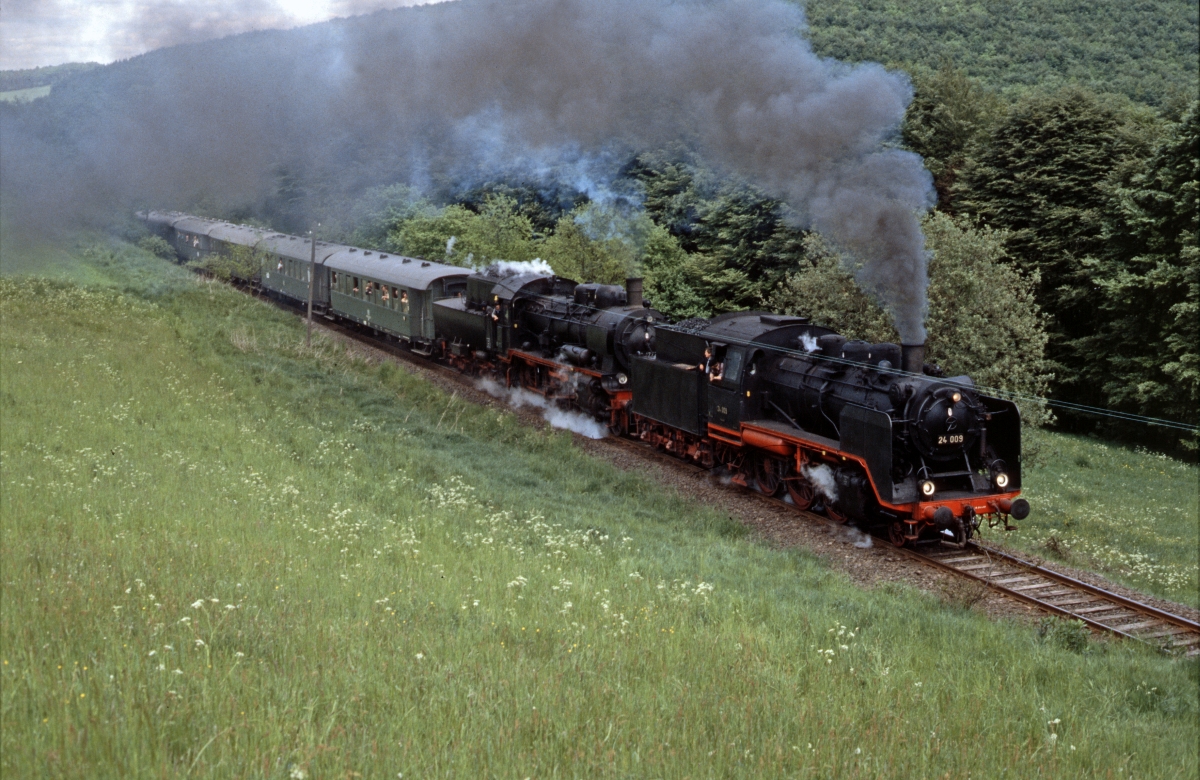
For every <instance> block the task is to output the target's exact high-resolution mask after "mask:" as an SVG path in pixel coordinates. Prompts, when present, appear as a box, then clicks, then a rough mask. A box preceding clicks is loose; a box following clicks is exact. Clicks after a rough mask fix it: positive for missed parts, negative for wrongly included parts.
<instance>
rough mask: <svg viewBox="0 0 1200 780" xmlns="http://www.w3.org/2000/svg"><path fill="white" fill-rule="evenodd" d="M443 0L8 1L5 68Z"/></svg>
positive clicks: (2, 7) (3, 30) (0, 50)
mask: <svg viewBox="0 0 1200 780" xmlns="http://www.w3.org/2000/svg"><path fill="white" fill-rule="evenodd" d="M431 1H433V2H436V0H0V69H3V70H10V69H17V68H36V67H40V66H42V65H59V64H62V63H64V62H106V63H107V62H113V61H115V60H121V59H126V58H128V57H133V56H135V55H138V54H142V53H143V52H147V51H150V50H151V49H157V48H160V47H163V46H171V45H174V44H177V43H184V42H186V41H198V40H205V39H208V38H220V37H222V36H225V35H233V34H235V33H242V32H248V31H250V30H264V29H277V28H286V27H296V26H299V25H304V24H313V23H314V22H323V21H325V20H327V19H332V18H334V17H338V16H353V15H355V14H362V13H369V12H371V11H376V10H379V9H381V8H396V7H398V6H403V5H421V4H423V3H426V2H431Z"/></svg>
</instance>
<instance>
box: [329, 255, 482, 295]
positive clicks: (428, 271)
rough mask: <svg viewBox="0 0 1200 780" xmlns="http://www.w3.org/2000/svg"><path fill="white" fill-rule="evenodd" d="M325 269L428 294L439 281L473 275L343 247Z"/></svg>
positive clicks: (424, 262)
mask: <svg viewBox="0 0 1200 780" xmlns="http://www.w3.org/2000/svg"><path fill="white" fill-rule="evenodd" d="M325 265H326V266H328V267H329V268H332V269H333V270H335V271H339V272H341V273H348V274H358V275H359V276H367V277H370V278H372V279H378V280H379V281H381V282H387V283H388V284H394V285H397V286H401V287H407V288H409V289H410V290H428V289H429V287H430V285H432V284H433V283H434V282H436V281H437V280H438V279H445V278H447V277H452V278H459V279H465V278H466V277H467V276H469V275H470V274H471V273H472V271H471V269H469V268H459V267H458V266H454V265H442V264H441V263H434V262H430V261H428V260H420V259H418V258H415V257H403V256H401V255H393V254H389V253H387V252H376V251H374V250H371V249H359V248H358V247H343V248H342V250H341V251H340V252H338V253H337V254H335V255H332V256H331V257H330V258H329V259H328V260H327V261H326V262H325Z"/></svg>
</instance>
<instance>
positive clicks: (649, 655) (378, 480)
mask: <svg viewBox="0 0 1200 780" xmlns="http://www.w3.org/2000/svg"><path fill="white" fill-rule="evenodd" d="M52 255H53V253H52ZM54 256H59V257H60V258H63V257H72V256H73V257H75V263H76V270H75V271H74V273H76V274H78V275H79V278H82V279H88V280H90V281H89V282H88V284H87V285H84V286H81V285H78V284H76V283H73V282H70V281H67V280H64V279H58V280H49V281H45V280H38V279H29V278H27V277H23V276H16V277H14V276H5V277H2V278H0V317H2V323H0V324H2V326H3V327H2V328H0V399H2V402H3V417H2V419H0V489H2V493H0V500H2V502H3V503H2V506H0V509H2V513H0V528H2V531H3V536H2V543H0V571H2V572H3V590H2V591H0V658H2V665H0V683H2V684H0V773H2V774H3V776H5V777H32V776H60V777H83V776H86V777H89V778H95V777H131V776H152V775H153V776H180V777H182V776H211V777H272V778H288V777H300V776H306V777H309V778H324V777H355V776H362V777H392V778H394V777H397V776H398V775H399V774H400V773H403V775H404V777H406V778H411V777H426V776H432V775H438V776H461V777H475V776H488V777H492V776H494V777H517V778H520V777H548V776H569V777H583V776H618V777H625V776H628V777H758V776H788V777H882V778H893V777H932V776H943V775H946V776H951V777H968V776H972V775H974V776H991V777H995V776H1001V775H1007V776H1021V777H1024V776H1056V777H1072V778H1073V777H1081V776H1111V777H1129V776H1131V775H1137V776H1149V777H1155V776H1157V777H1186V776H1193V777H1194V776H1196V774H1197V757H1196V753H1195V749H1194V748H1195V744H1196V741H1197V738H1198V737H1200V726H1198V722H1200V718H1198V716H1200V703H1198V702H1197V683H1198V682H1200V676H1198V675H1200V666H1198V665H1197V664H1196V663H1195V662H1181V661H1176V660H1170V659H1167V658H1163V657H1161V656H1159V655H1156V654H1154V653H1152V652H1150V651H1148V650H1145V649H1143V648H1140V647H1134V646H1123V645H1107V644H1099V643H1090V644H1087V645H1086V646H1084V647H1082V648H1080V647H1079V646H1078V645H1077V644H1076V643H1074V642H1072V641H1065V640H1064V641H1058V640H1056V639H1055V637H1057V636H1060V635H1066V636H1069V632H1056V631H1051V632H1048V633H1047V638H1046V639H1039V637H1038V635H1037V633H1036V632H1034V631H1032V630H1030V629H1027V628H1022V627H1019V626H1015V625H1009V624H1006V623H994V622H990V621H988V620H986V619H984V618H982V617H980V616H978V615H976V614H974V613H972V612H970V611H967V610H963V609H958V608H954V607H952V606H947V605H945V604H943V603H942V602H941V601H939V600H937V599H935V598H933V597H929V596H925V595H922V594H920V593H918V592H916V591H915V590H913V589H910V588H908V587H903V586H899V587H897V586H892V587H889V588H886V589H883V590H881V591H877V592H868V591H864V590H862V589H860V588H857V587H855V586H854V585H853V584H851V583H850V582H849V581H848V580H847V579H846V578H844V577H843V576H841V575H839V574H836V573H834V572H832V571H831V570H830V569H828V568H827V567H826V566H825V565H824V564H823V563H821V561H819V560H818V559H816V558H814V557H813V556H811V555H808V554H806V553H803V552H798V551H781V550H775V549H771V548H768V547H766V546H764V545H762V544H760V543H757V542H755V541H753V540H752V539H749V538H746V537H745V536H744V533H743V531H742V527H741V526H739V525H737V524H736V523H733V522H732V521H730V520H729V519H728V518H727V517H724V516H722V515H720V514H718V513H716V512H714V511H713V510H712V509H710V508H708V507H705V506H700V505H697V504H696V503H694V502H692V501H690V500H689V499H687V498H686V497H681V496H676V495H670V494H664V493H663V491H662V490H661V489H659V488H658V487H657V486H656V485H653V484H650V483H648V482H646V481H645V480H643V479H642V478H640V477H639V476H638V475H636V474H629V473H623V472H620V471H617V470H615V469H614V468H613V467H611V466H609V465H608V464H606V463H603V462H599V461H596V460H594V459H591V458H589V457H588V456H586V455H585V454H584V453H583V452H581V451H580V450H579V449H578V448H577V447H576V446H575V444H574V442H573V440H572V439H571V438H570V436H568V435H567V434H564V433H561V432H553V431H537V430H532V429H529V428H526V427H524V426H522V425H521V424H520V423H519V422H518V421H517V420H516V419H515V418H514V417H513V416H512V415H511V414H509V413H506V412H501V411H497V410H494V409H489V408H483V407H477V406H473V405H469V404H464V403H463V402H461V401H460V400H459V399H457V398H456V397H455V396H454V395H453V394H447V393H444V392H442V391H440V390H438V389H436V388H434V387H431V386H429V385H428V384H426V383H424V382H422V381H420V380H418V379H416V378H413V377H412V376H411V375H409V374H406V373H404V372H403V371H401V370H398V369H397V368H395V367H394V366H391V365H390V364H384V365H379V364H372V363H369V362H366V361H364V360H363V359H361V358H360V357H356V355H355V354H354V353H351V352H348V351H347V350H346V349H345V348H344V347H342V346H339V345H337V344H335V343H332V342H330V341H328V340H326V339H324V338H318V339H317V340H316V342H315V343H314V346H313V348H312V349H311V350H306V349H305V348H304V347H303V331H302V328H301V327H300V325H299V323H298V322H297V321H296V320H295V318H293V317H291V316H289V315H286V314H284V313H282V312H280V311H279V310H277V309H275V308H273V307H271V306H269V305H266V304H263V303H261V302H258V301H255V300H254V299H252V298H250V297H249V296H246V295H243V294H241V293H237V292H235V291H232V290H230V289H228V288H226V287H224V286H222V285H219V284H212V283H207V282H202V281H199V280H196V279H194V278H191V277H189V276H188V275H187V274H186V272H184V271H182V270H181V269H177V268H174V267H171V266H167V265H165V264H163V263H161V262H160V261H157V260H154V259H153V258H151V257H149V256H148V255H145V254H144V253H141V252H139V251H137V250H134V249H131V248H129V247H127V246H121V245H115V246H113V247H110V248H105V249H101V250H92V251H91V252H90V254H89V255H88V256H86V257H82V256H79V253H76V252H67V254H66V255H54ZM16 260H17V258H11V257H10V258H7V259H6V267H9V268H13V267H19V266H20V264H19V263H17V262H16ZM60 270H62V271H63V274H70V273H72V271H71V266H70V265H69V264H64V265H62V266H61V268H60ZM1071 647H1074V648H1075V651H1074V652H1073V651H1072V650H1071V649H1070V648H1071Z"/></svg>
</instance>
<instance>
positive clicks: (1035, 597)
mask: <svg viewBox="0 0 1200 780" xmlns="http://www.w3.org/2000/svg"><path fill="white" fill-rule="evenodd" d="M272 300H275V302H276V303H277V304H279V305H280V306H282V307H284V308H287V309H289V310H291V311H294V312H297V313H299V314H301V315H302V316H303V308H302V307H300V306H297V305H294V304H290V303H288V302H285V301H279V300H278V299H272ZM319 324H320V326H321V327H323V328H325V329H327V330H330V331H333V332H335V333H338V334H341V335H343V336H345V337H347V338H350V339H353V340H355V341H359V342H360V343H363V344H366V345H369V346H371V347H373V348H376V349H380V350H382V351H384V352H386V353H388V354H390V355H392V356H394V357H396V358H399V359H401V360H403V361H405V362H407V363H411V364H413V365H415V366H419V367H421V368H423V369H424V370H427V371H432V372H434V373H436V374H438V375H440V376H444V377H446V378H447V379H450V380H452V381H454V382H456V383H458V384H461V385H464V386H471V387H473V382H472V380H471V378H470V377H468V376H465V375H463V374H461V373H459V372H458V371H455V370H453V369H451V368H449V367H447V366H442V365H439V364H437V363H434V362H433V361H431V360H427V359H425V358H423V357H421V356H420V355H416V354H414V353H412V352H409V351H408V350H406V349H404V348H403V347H401V346H400V344H399V343H396V342H393V341H388V340H385V339H383V338H379V337H376V336H374V335H373V334H371V333H368V332H366V330H365V329H364V328H362V327H361V326H353V325H346V324H343V323H339V322H335V321H332V320H328V319H325V318H323V317H322V318H321V319H320V320H319ZM605 441H607V442H609V443H610V444H613V445H615V446H618V447H621V448H624V449H628V450H630V451H634V452H636V453H638V454H639V456H641V457H643V458H647V457H648V458H651V459H656V460H661V461H662V462H663V463H670V464H672V465H674V466H675V467H684V468H685V469H687V470H698V471H706V469H704V468H702V467H700V466H697V465H695V464H692V463H690V462H688V461H685V460H681V459H679V458H676V457H674V456H671V455H669V454H667V453H662V452H658V451H657V450H655V449H653V448H651V447H648V446H646V445H645V444H642V443H640V442H635V441H633V440H630V439H617V438H609V439H606V440H605ZM742 490H744V491H745V492H747V493H749V494H751V495H753V496H757V497H758V498H760V499H762V500H765V501H771V502H779V503H786V502H784V501H782V499H779V498H773V497H770V496H766V495H763V494H762V493H759V492H758V491H755V490H753V489H750V488H742ZM792 509H793V511H794V512H795V514H796V515H797V516H802V517H804V518H806V519H808V520H810V521H819V522H825V523H832V522H834V521H832V520H829V519H828V518H825V517H823V516H821V515H815V514H813V513H811V512H799V511H796V510H795V508H794V507H793V508H792ZM876 541H877V543H880V544H884V545H887V546H889V547H891V548H892V549H894V550H896V551H897V552H899V553H901V554H903V555H906V556H908V557H910V558H912V559H913V560H916V561H919V562H921V563H923V564H925V565H927V566H932V567H934V568H937V569H939V570H942V571H946V572H950V573H953V574H955V575H958V576H961V577H964V578H968V579H971V580H974V581H976V582H980V583H982V584H984V585H985V586H987V587H988V588H990V589H991V590H994V591H996V592H998V593H1001V594H1003V595H1004V596H1006V597H1008V598H1011V599H1015V600H1017V601H1020V602H1022V603H1025V604H1029V605H1031V606H1034V607H1036V608H1038V609H1040V610H1042V611H1043V612H1046V613H1048V614H1052V615H1057V616H1060V617H1065V618H1068V619H1073V620H1080V621H1082V622H1083V623H1084V624H1085V625H1087V626H1088V627H1089V628H1091V629H1092V630H1093V631H1096V632H1099V633H1106V634H1111V635H1115V636H1119V637H1122V638H1125V639H1130V640H1134V641H1137V642H1142V643H1145V644H1150V645H1153V646H1155V647H1158V648H1160V649H1161V650H1163V651H1164V652H1168V653H1171V654H1175V655H1180V656H1184V657H1197V656H1200V623H1197V622H1195V621H1193V620H1190V619H1188V618H1185V617H1182V616H1180V615H1175V614H1172V613H1170V612H1166V611H1164V610H1161V609H1158V608H1157V607H1153V606H1151V605H1149V604H1145V603H1142V602H1139V601H1136V600H1134V599H1130V598H1127V597H1125V596H1122V595H1120V594H1118V593H1113V592H1111V591H1108V590H1105V589H1103V588H1100V587H1097V586H1095V585H1091V584H1089V583H1086V582H1082V581H1080V580H1078V579H1075V578H1073V577H1070V576H1068V575H1066V574H1062V573H1060V572H1056V571H1053V570H1052V569H1047V568H1046V567H1044V566H1041V565H1039V564H1036V563H1032V562H1029V561H1025V560H1022V559H1021V558H1018V557H1016V556H1014V555H1011V554H1009V553H1006V552H1003V551H1001V550H997V549H995V548H992V547H989V546H987V545H983V544H979V543H977V542H969V543H968V544H967V545H966V546H965V547H964V548H961V549H959V548H949V547H944V546H941V545H934V546H933V547H932V549H929V550H928V551H920V550H914V549H910V548H907V547H895V546H894V545H892V544H891V543H890V542H889V541H888V540H887V539H886V538H884V537H876Z"/></svg>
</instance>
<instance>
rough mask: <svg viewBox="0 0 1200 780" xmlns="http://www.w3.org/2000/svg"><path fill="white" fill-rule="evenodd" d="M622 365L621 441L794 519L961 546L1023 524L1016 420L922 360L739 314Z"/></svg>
mask: <svg viewBox="0 0 1200 780" xmlns="http://www.w3.org/2000/svg"><path fill="white" fill-rule="evenodd" d="M656 343H657V345H658V351H657V354H656V355H655V356H654V358H652V359H651V358H639V359H635V360H634V369H633V386H634V401H633V404H632V405H631V407H630V410H629V412H630V416H629V418H628V422H627V424H628V425H629V426H630V428H631V430H632V432H633V433H634V435H636V436H638V437H639V438H642V439H644V440H647V441H651V442H652V443H655V444H656V445H658V446H660V447H662V448H663V449H666V450H668V451H672V452H675V453H676V454H679V455H681V456H684V457H689V458H691V459H693V460H695V461H697V462H700V463H702V464H705V465H709V466H712V465H716V464H723V465H725V466H726V467H727V468H729V469H730V470H731V471H732V472H733V474H734V479H735V480H736V481H740V482H742V483H743V484H753V485H755V486H757V487H758V488H759V489H760V490H762V491H763V492H767V493H776V492H781V491H784V490H786V492H787V493H788V495H789V496H790V499H791V501H792V502H793V503H794V504H796V505H797V506H799V507H801V508H803V509H807V508H809V507H811V506H814V505H815V504H817V503H821V504H824V506H825V509H826V511H827V513H828V514H829V515H830V516H831V517H834V518H836V519H839V520H842V521H847V520H854V521H856V522H858V523H859V524H861V525H866V526H885V527H886V529H887V531H888V534H889V536H890V537H891V539H892V541H894V542H895V543H897V544H905V543H908V542H912V541H916V540H918V539H920V538H923V537H924V538H939V539H945V540H946V541H949V542H951V543H954V544H963V543H965V542H966V540H967V539H968V538H969V537H970V536H971V535H972V534H973V533H974V531H975V530H977V529H978V527H979V523H980V522H981V520H982V519H983V518H985V517H986V518H990V519H991V520H992V521H993V522H1000V521H1003V522H1005V523H1006V524H1007V520H1008V517H1010V516H1011V517H1015V518H1017V519H1021V518H1023V517H1024V516H1025V515H1026V514H1027V512H1028V504H1027V503H1026V502H1025V501H1024V500H1023V499H1019V498H1017V494H1018V491H1019V488H1020V484H1021V471H1020V414H1019V411H1018V409H1017V407H1016V405H1015V404H1013V403H1012V402H1011V401H1006V400H1002V399H999V398H992V397H989V396H987V395H984V394H982V393H980V392H978V391H977V390H976V389H975V387H974V384H973V383H972V381H971V379H970V378H969V377H965V376H959V377H949V378H946V377H942V376H939V374H940V372H939V371H938V370H937V369H935V368H934V367H932V366H928V365H926V364H925V363H924V360H923V357H924V347H923V346H918V345H910V346H905V347H901V346H900V345H896V344H869V343H867V342H862V341H847V340H846V339H845V338H844V337H843V336H841V335H839V334H837V333H835V332H833V331H832V330H830V329H828V328H824V327H821V326H818V325H814V324H812V323H810V322H809V321H808V320H807V319H806V318H803V317H783V316H780V315H776V314H771V313H767V312H738V313H733V314H728V315H723V316H721V317H717V318H715V319H713V320H711V321H708V320H693V321H689V322H685V323H680V325H678V326H674V327H671V328H662V327H660V328H659V329H658V332H657V334H656Z"/></svg>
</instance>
